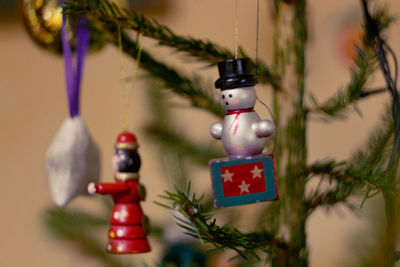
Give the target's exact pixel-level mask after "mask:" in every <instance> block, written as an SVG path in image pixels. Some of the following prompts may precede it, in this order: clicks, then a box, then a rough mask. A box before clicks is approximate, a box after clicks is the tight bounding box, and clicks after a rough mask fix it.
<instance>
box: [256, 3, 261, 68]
mask: <svg viewBox="0 0 400 267" xmlns="http://www.w3.org/2000/svg"><path fill="white" fill-rule="evenodd" d="M259 29H260V0H257V27H256V31H257V32H256V75H258V36H259Z"/></svg>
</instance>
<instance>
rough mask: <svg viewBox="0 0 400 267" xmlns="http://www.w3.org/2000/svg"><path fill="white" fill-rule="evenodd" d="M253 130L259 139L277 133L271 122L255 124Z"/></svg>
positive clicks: (262, 121) (264, 121)
mask: <svg viewBox="0 0 400 267" xmlns="http://www.w3.org/2000/svg"><path fill="white" fill-rule="evenodd" d="M252 128H253V131H254V132H255V134H256V136H257V137H259V138H261V137H267V136H270V135H272V134H273V133H274V131H275V125H274V123H273V122H272V121H270V120H261V121H257V122H253V125H252Z"/></svg>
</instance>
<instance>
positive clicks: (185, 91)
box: [88, 17, 225, 117]
mask: <svg viewBox="0 0 400 267" xmlns="http://www.w3.org/2000/svg"><path fill="white" fill-rule="evenodd" d="M88 19H89V20H90V21H91V22H92V27H93V30H97V31H99V32H102V33H103V35H104V38H105V39H106V40H107V41H109V42H111V43H113V44H115V45H116V46H118V34H117V32H118V29H117V27H115V26H107V25H104V24H102V23H99V22H96V21H92V20H91V18H90V17H88ZM121 44H122V49H123V51H124V53H126V54H127V55H129V56H130V57H132V58H134V59H136V57H137V55H138V46H137V42H136V41H134V40H132V39H131V38H130V37H129V36H128V35H127V34H124V33H122V34H121ZM140 67H141V68H142V69H145V70H146V71H147V72H148V73H149V74H151V76H152V77H153V78H155V79H156V80H158V81H160V82H161V83H162V85H163V87H164V88H167V89H169V90H171V91H172V92H174V93H175V94H177V95H180V96H182V97H184V98H186V99H188V100H189V101H190V103H191V105H192V106H193V107H196V108H201V109H204V110H206V111H208V112H211V113H212V114H214V115H216V116H218V117H223V115H224V114H225V111H224V110H223V108H222V107H221V105H220V104H219V102H217V101H216V100H215V99H214V97H213V95H212V94H211V93H210V91H211V90H204V89H203V88H202V87H200V83H201V82H200V81H199V78H198V77H195V78H194V79H190V78H188V77H186V76H185V75H183V74H182V73H179V72H178V71H177V70H175V69H173V68H171V67H169V66H167V65H166V64H164V63H162V62H160V61H157V60H156V59H154V58H153V57H152V56H151V55H150V54H149V53H148V52H147V51H146V50H145V49H143V50H142V52H141V58H140Z"/></svg>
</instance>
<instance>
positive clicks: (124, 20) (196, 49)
mask: <svg viewBox="0 0 400 267" xmlns="http://www.w3.org/2000/svg"><path fill="white" fill-rule="evenodd" d="M64 9H65V10H66V11H65V12H66V13H67V14H74V15H86V16H89V17H91V18H92V19H96V20H99V21H101V22H103V23H106V24H112V25H114V26H119V27H122V28H125V29H130V30H134V31H137V32H140V33H141V34H142V35H144V36H146V37H150V38H153V39H156V40H157V41H158V43H159V44H160V45H163V46H169V47H171V48H173V49H176V50H177V51H180V52H185V53H187V54H188V55H190V56H192V57H195V58H196V59H198V60H201V61H205V62H207V63H209V64H210V66H213V65H215V64H217V63H218V62H220V61H224V60H226V59H231V58H234V55H233V53H232V52H231V51H230V50H228V49H226V48H223V47H221V46H219V45H217V44H215V43H212V42H210V41H208V40H207V41H204V40H200V39H195V38H192V37H188V36H181V35H177V34H175V33H174V32H173V31H172V30H171V29H170V28H168V27H167V26H165V25H162V24H160V23H158V22H157V21H155V20H151V19H149V18H146V17H145V16H143V15H141V14H137V13H135V12H134V11H128V10H126V9H124V8H120V7H118V6H117V5H116V4H114V3H113V2H110V1H109V0H69V1H66V3H65V4H64ZM240 52H241V56H242V57H247V56H246V55H245V53H244V52H243V50H242V49H240ZM252 65H253V68H254V69H257V72H258V76H259V80H260V82H263V83H268V84H271V85H272V86H273V88H275V89H280V83H279V78H278V77H277V76H276V75H274V74H272V73H271V71H270V69H269V68H268V67H267V65H266V64H264V63H263V62H262V61H260V60H258V61H257V63H255V62H252Z"/></svg>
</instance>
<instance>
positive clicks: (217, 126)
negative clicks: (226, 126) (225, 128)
mask: <svg viewBox="0 0 400 267" xmlns="http://www.w3.org/2000/svg"><path fill="white" fill-rule="evenodd" d="M210 134H211V136H212V137H214V138H215V139H221V136H222V122H215V123H213V124H212V125H211V128H210Z"/></svg>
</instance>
